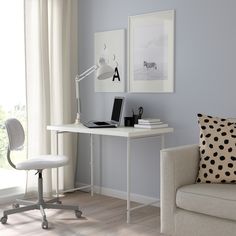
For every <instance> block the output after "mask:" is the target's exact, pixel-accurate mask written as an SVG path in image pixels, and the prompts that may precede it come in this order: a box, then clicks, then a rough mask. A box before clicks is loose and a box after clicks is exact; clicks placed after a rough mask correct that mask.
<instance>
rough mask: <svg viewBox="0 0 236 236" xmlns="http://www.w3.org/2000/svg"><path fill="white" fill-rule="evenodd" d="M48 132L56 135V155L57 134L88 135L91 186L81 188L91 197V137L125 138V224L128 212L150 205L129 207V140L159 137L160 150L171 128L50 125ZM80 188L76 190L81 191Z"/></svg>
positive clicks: (92, 182) (92, 177) (92, 188)
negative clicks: (86, 189) (88, 191)
mask: <svg viewBox="0 0 236 236" xmlns="http://www.w3.org/2000/svg"><path fill="white" fill-rule="evenodd" d="M47 129H48V130H51V131H55V135H56V143H57V144H56V145H57V147H56V150H57V153H58V134H61V133H66V132H69V133H83V134H90V148H91V149H90V158H91V162H90V168H91V184H90V185H88V186H84V187H82V188H88V187H90V188H91V195H92V196H93V192H94V176H93V136H94V135H105V136H116V137H124V138H127V154H126V155H127V156H126V157H127V223H129V222H130V212H131V211H133V210H135V209H138V208H141V207H143V206H147V205H151V204H153V202H152V203H149V204H145V205H141V206H138V207H133V208H131V206H130V189H131V186H130V170H131V162H130V141H131V139H138V138H144V137H152V136H160V137H161V148H162V149H163V148H164V146H165V142H164V135H165V134H167V133H171V132H173V128H161V129H139V128H133V127H119V128H95V129H90V128H87V127H85V126H84V125H82V124H79V125H76V124H63V125H50V126H48V127H47ZM82 188H77V189H75V190H78V189H82ZM57 193H58V185H57Z"/></svg>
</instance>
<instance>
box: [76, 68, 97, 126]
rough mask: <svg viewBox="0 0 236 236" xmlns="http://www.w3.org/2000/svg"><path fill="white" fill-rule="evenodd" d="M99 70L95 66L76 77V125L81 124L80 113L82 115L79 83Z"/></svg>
mask: <svg viewBox="0 0 236 236" xmlns="http://www.w3.org/2000/svg"><path fill="white" fill-rule="evenodd" d="M97 69H98V66H97V65H94V66H92V67H90V68H89V69H87V70H86V71H84V72H83V73H82V74H80V75H76V77H75V88H76V98H77V115H76V120H75V123H76V124H79V123H80V113H81V110H80V109H81V108H80V96H79V82H80V81H81V80H83V79H85V78H86V77H87V76H89V75H90V74H92V73H93V72H94V71H95V70H97Z"/></svg>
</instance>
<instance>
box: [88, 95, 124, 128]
mask: <svg viewBox="0 0 236 236" xmlns="http://www.w3.org/2000/svg"><path fill="white" fill-rule="evenodd" d="M123 104H124V97H115V98H114V103H113V108H112V113H111V120H110V121H89V122H87V123H84V125H85V126H86V127H88V128H116V127H118V126H119V125H120V120H121V114H122V109H123Z"/></svg>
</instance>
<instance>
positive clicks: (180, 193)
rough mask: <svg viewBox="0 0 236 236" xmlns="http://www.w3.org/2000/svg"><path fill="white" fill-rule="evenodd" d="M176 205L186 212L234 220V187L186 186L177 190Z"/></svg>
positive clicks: (215, 185) (224, 185)
mask: <svg viewBox="0 0 236 236" xmlns="http://www.w3.org/2000/svg"><path fill="white" fill-rule="evenodd" d="M176 205H177V207H179V208H182V209H185V210H188V211H192V212H197V213H202V214H206V215H210V216H215V217H220V218H225V219H229V220H236V185H235V184H192V185H186V186H183V187H181V188H179V189H178V190H177V194H176Z"/></svg>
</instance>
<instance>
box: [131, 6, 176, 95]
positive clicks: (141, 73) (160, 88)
mask: <svg viewBox="0 0 236 236" xmlns="http://www.w3.org/2000/svg"><path fill="white" fill-rule="evenodd" d="M128 35H129V45H128V46H129V48H128V60H129V61H128V65H129V71H128V75H129V76H128V89H129V92H144V93H145V92H160V93H161V92H173V91H174V10H168V11H159V12H154V13H148V14H144V15H137V16H130V17H129V32H128Z"/></svg>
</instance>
